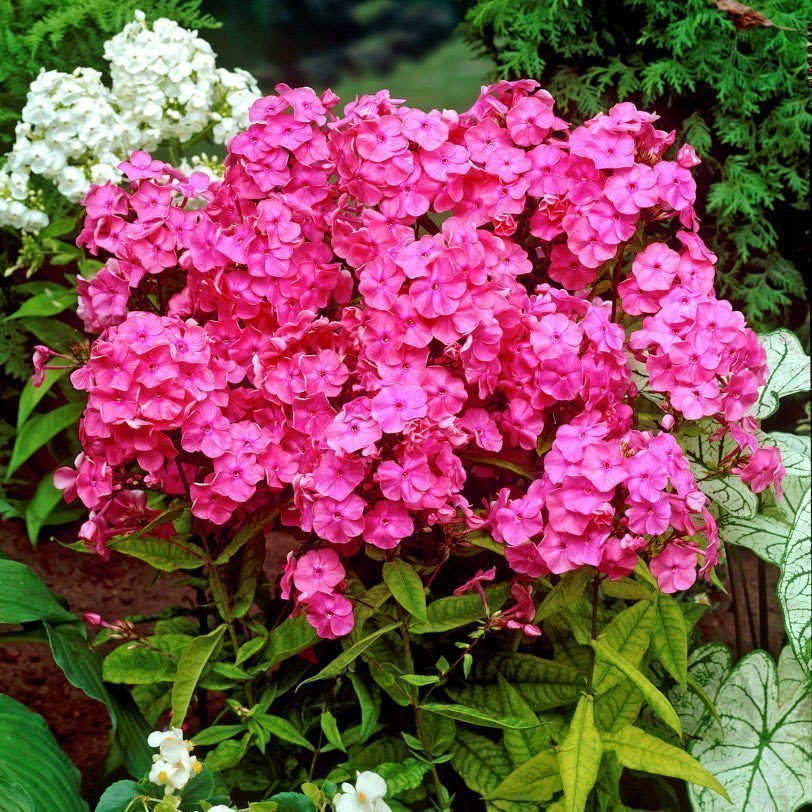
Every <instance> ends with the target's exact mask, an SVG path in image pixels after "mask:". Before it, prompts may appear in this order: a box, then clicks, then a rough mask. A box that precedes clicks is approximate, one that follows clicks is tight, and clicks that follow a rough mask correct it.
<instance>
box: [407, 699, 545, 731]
mask: <svg viewBox="0 0 812 812" xmlns="http://www.w3.org/2000/svg"><path fill="white" fill-rule="evenodd" d="M420 707H421V709H422V710H424V711H428V712H429V713H436V714H438V715H439V716H445V717H447V718H448V719H454V720H455V721H457V722H467V723H468V724H469V725H478V726H479V727H494V728H498V729H500V730H527V729H529V728H534V727H538V726H539V722H537V721H533V720H528V719H516V718H513V717H509V716H506V717H503V718H500V717H497V716H493V715H492V714H490V713H486V712H485V711H482V710H477V709H476V708H469V707H468V706H467V705H453V704H446V703H442V702H426V703H424V704H422V705H421V706H420Z"/></svg>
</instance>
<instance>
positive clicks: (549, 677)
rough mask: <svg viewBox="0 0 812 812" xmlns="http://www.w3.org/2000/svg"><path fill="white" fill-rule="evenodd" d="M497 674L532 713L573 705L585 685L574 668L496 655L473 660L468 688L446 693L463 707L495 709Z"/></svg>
mask: <svg viewBox="0 0 812 812" xmlns="http://www.w3.org/2000/svg"><path fill="white" fill-rule="evenodd" d="M499 675H501V676H502V677H503V678H504V679H505V680H507V681H508V682H509V683H510V684H511V685H512V686H513V688H515V689H516V691H517V693H518V694H519V695H520V696H521V697H522V699H524V701H525V702H526V703H527V704H528V705H529V706H530V707H531V708H532V709H533V710H534V711H543V710H549V709H551V708H557V707H560V706H561V705H569V704H572V703H575V702H577V701H578V697H579V696H580V695H581V692H582V691H583V690H584V687H585V685H586V682H585V678H584V675H583V674H582V673H581V672H580V671H578V670H577V669H575V668H570V667H569V666H566V665H561V664H559V663H556V662H552V661H550V660H546V659H544V658H542V657H536V656H535V655H533V654H519V653H496V654H493V655H491V656H489V657H487V658H482V659H479V660H477V661H476V663H475V665H474V670H473V673H472V675H471V683H472V684H471V685H470V686H468V687H467V688H463V689H452V688H447V689H446V690H447V692H448V693H449V694H450V695H451V696H452V697H453V698H454V699H455V700H456V701H457V702H464V704H466V705H471V706H473V707H480V708H488V707H499V704H498V703H499V701H500V700H499V688H498V686H497V684H496V683H497V680H498V679H499Z"/></svg>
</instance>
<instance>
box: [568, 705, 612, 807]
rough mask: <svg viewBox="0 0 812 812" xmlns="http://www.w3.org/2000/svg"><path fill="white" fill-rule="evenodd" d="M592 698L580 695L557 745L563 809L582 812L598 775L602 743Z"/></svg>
mask: <svg viewBox="0 0 812 812" xmlns="http://www.w3.org/2000/svg"><path fill="white" fill-rule="evenodd" d="M593 702H594V700H593V698H592V697H591V696H589V695H585V696H582V697H581V699H580V701H579V702H578V707H577V708H576V709H575V715H574V716H573V717H572V722H571V724H570V729H569V732H568V733H567V736H566V738H565V739H564V741H563V742H561V746H560V747H559V748H558V765H559V768H560V771H561V784H562V786H563V788H564V810H565V812H583V810H584V808H585V807H586V800H587V798H588V797H589V793H590V792H591V790H592V787H594V786H595V781H596V780H597V778H598V770H599V769H600V765H601V757H602V756H603V746H602V745H601V737H600V734H599V733H598V731H597V729H596V728H595V718H594V706H593Z"/></svg>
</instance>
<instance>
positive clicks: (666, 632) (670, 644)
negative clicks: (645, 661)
mask: <svg viewBox="0 0 812 812" xmlns="http://www.w3.org/2000/svg"><path fill="white" fill-rule="evenodd" d="M651 645H652V648H653V649H654V653H655V654H656V655H657V659H658V660H659V661H660V662H661V663H662V664H663V666H664V667H665V669H666V671H668V673H669V674H671V676H672V677H673V678H674V679H675V680H676V681H677V682H678V683H679V684H680V685H681V686H682V688H683V689H684V688H685V685H686V681H687V679H688V630H687V629H686V627H685V619H684V618H683V616H682V609H680V607H679V604H678V603H677V602H676V601H675V600H674V598H672V597H671V596H670V595H665V594H662V595H660V596H659V597H658V599H657V611H656V612H655V614H654V626H653V627H652V630H651Z"/></svg>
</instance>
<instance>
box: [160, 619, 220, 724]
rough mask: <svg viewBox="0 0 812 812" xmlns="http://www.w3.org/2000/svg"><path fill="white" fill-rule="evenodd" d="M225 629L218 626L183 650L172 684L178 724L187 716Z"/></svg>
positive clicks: (173, 702) (173, 716)
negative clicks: (200, 681) (196, 689)
mask: <svg viewBox="0 0 812 812" xmlns="http://www.w3.org/2000/svg"><path fill="white" fill-rule="evenodd" d="M225 631H226V627H225V626H218V627H217V628H216V629H214V631H211V632H209V633H208V634H204V635H201V636H200V637H195V639H194V640H192V642H191V643H189V644H188V645H187V646H186V648H184V649H183V651H182V652H181V654H180V657H179V658H178V669H177V673H176V675H175V681H174V683H173V684H172V719H173V720H176V723H177V724H180V723H181V720H182V719H185V718H186V711H188V710H189V703H190V702H191V701H192V695H193V694H194V692H195V688H196V687H197V683H198V682H199V680H200V677H201V676H202V674H203V672H204V671H205V670H206V666H207V665H208V664H209V663H210V662H211V660H212V659H213V658H214V657H216V655H217V651H218V650H219V648H220V645H221V643H222V640H223V635H224V634H225Z"/></svg>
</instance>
